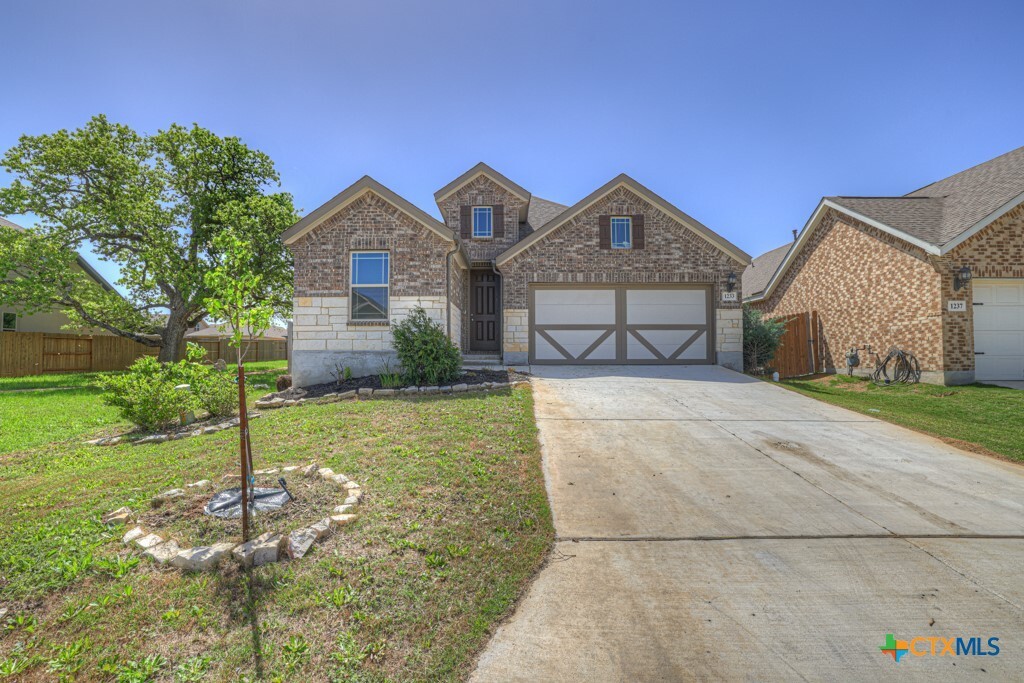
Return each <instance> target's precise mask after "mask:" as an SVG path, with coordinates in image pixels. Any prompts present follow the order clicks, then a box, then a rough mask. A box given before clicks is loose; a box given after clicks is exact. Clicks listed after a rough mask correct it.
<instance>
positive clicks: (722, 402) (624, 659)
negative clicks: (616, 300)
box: [473, 366, 1024, 681]
mask: <svg viewBox="0 0 1024 683" xmlns="http://www.w3.org/2000/svg"><path fill="white" fill-rule="evenodd" d="M533 370H534V372H535V374H536V375H537V379H536V381H535V383H534V396H535V400H536V412H537V423H538V425H539V427H540V436H541V443H542V447H543V452H544V459H545V469H546V476H547V482H548V492H549V496H550V498H551V503H552V509H553V512H554V517H555V527H556V532H557V536H558V541H557V543H556V545H555V548H554V551H553V555H552V557H551V560H550V562H549V563H548V565H547V566H546V567H545V568H544V569H543V571H542V572H541V573H540V575H539V576H538V577H537V579H536V581H535V582H534V584H533V585H532V586H531V588H530V590H529V591H528V593H527V595H526V596H525V598H524V599H523V601H522V603H521V604H520V605H519V607H518V609H517V610H516V612H515V614H514V615H513V617H512V618H511V619H510V620H509V621H508V622H507V623H506V624H504V625H503V626H502V627H501V628H500V629H499V630H498V632H497V633H496V634H495V636H494V638H493V639H492V641H491V643H490V644H489V646H488V647H487V649H486V651H485V652H484V653H483V655H482V656H481V659H480V662H479V664H478V668H477V670H476V671H475V673H474V674H473V680H476V681H619V680H622V681H625V680H631V681H632V680H639V681H675V680H723V681H735V680H749V681H765V680H815V681H817V680H829V681H837V680H843V681H853V680H870V681H876V680H879V679H882V680H926V679H927V680H954V679H956V680H960V679H963V678H979V679H982V678H983V679H985V680H1020V679H1021V678H1022V677H1024V581H1022V579H1021V574H1022V572H1024V467H1021V466H1018V465H1013V464H1010V463H1004V462H1000V461H997V460H993V459H990V458H985V457H983V456H977V455H972V454H970V453H966V452H963V451H960V450H957V449H954V448H952V447H950V446H947V445H945V444H943V443H942V442H940V441H937V440H935V439H931V438H928V437H925V436H921V435H919V434H916V433H914V432H911V431H907V430H904V429H901V428H899V427H894V426H892V425H889V424H887V423H885V422H881V421H879V420H875V419H871V418H868V417H864V416H862V415H859V414H856V413H852V412H848V411H846V410H843V409H840V408H835V407H832V406H829V405H827V404H825V403H819V402H817V401H814V400H812V399H809V398H805V397H803V396H800V395H798V394H795V393H792V392H789V391H786V390H784V389H781V388H779V387H775V386H771V385H770V384H766V383H762V382H758V381H754V380H751V379H749V378H746V377H744V376H742V375H739V374H737V373H734V372H731V371H729V370H725V369H722V368H719V367H704V366H701V367H696V366H691V367H674V368H669V367H646V368H644V367H637V368H619V367H591V368H539V367H535V368H534V369H533ZM887 633H893V634H894V635H895V637H896V638H898V639H901V640H908V641H909V640H910V639H911V638H914V637H928V636H938V637H942V638H949V637H964V638H971V637H980V638H982V644H984V645H986V646H987V643H988V639H989V638H991V637H995V638H999V641H998V645H999V647H1000V648H1001V652H1000V654H999V655H997V656H970V655H963V656H914V655H913V654H908V655H906V656H904V657H903V658H902V660H901V661H900V662H899V663H896V662H894V661H893V660H892V659H891V658H889V657H887V656H885V655H884V654H883V653H882V652H881V651H880V649H879V646H880V645H882V644H883V642H884V641H885V636H886V634H887ZM916 647H917V649H918V650H919V651H922V652H923V651H924V650H925V649H928V648H930V647H931V646H930V643H928V642H925V641H920V642H919V643H918V644H917V646H916ZM941 649H942V646H941V643H940V644H938V646H937V649H936V652H940V651H941Z"/></svg>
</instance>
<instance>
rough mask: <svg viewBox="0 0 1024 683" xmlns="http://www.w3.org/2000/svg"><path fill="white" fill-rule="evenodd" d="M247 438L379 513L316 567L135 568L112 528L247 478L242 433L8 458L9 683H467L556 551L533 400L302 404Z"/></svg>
mask: <svg viewBox="0 0 1024 683" xmlns="http://www.w3.org/2000/svg"><path fill="white" fill-rule="evenodd" d="M252 430H253V439H254V458H255V463H256V466H257V467H258V468H259V467H268V466H272V465H284V464H300V463H305V462H309V461H310V460H316V461H317V462H319V463H320V464H321V465H326V466H330V467H332V468H333V469H334V470H335V471H337V472H344V473H345V474H347V475H349V476H350V477H352V478H353V479H355V480H356V481H359V482H361V483H362V485H363V490H364V492H365V500H364V502H363V505H362V506H361V508H360V518H359V520H357V521H356V522H355V523H354V524H352V525H350V526H348V527H346V528H345V530H344V531H343V532H342V533H340V534H338V535H335V536H333V537H331V538H329V539H326V540H325V541H324V542H323V543H322V544H319V545H317V546H314V549H313V550H312V551H311V553H310V554H309V555H307V557H306V558H304V559H302V560H300V561H297V562H291V563H281V564H275V565H268V566H265V567H260V568H257V569H255V570H253V571H251V572H242V571H239V570H237V569H230V570H229V571H226V572H224V573H216V574H181V573H179V572H177V571H175V570H166V569H157V568H156V567H154V566H153V565H152V564H150V563H149V562H148V561H145V560H143V561H141V562H138V563H136V562H135V558H136V556H137V553H136V552H134V551H130V550H127V549H125V548H124V547H123V546H122V545H121V543H120V540H119V537H120V535H121V533H123V530H121V529H114V530H107V529H106V528H105V527H103V525H101V524H100V523H99V521H98V517H99V516H100V515H101V514H103V513H105V512H107V511H109V510H112V509H114V508H117V507H120V506H122V505H127V506H129V507H132V508H133V509H136V510H140V511H142V510H146V509H147V507H148V501H149V500H150V498H151V497H152V496H153V495H154V494H156V493H159V492H160V491H162V490H166V489H167V488H170V487H180V486H183V485H184V484H186V483H188V482H191V481H194V480H196V479H198V478H203V477H205V478H209V479H217V478H219V477H220V476H221V475H222V474H224V473H226V472H229V471H232V470H233V465H234V463H235V460H236V458H237V438H238V432H237V430H229V431H225V432H220V433H218V434H214V435H210V436H204V437H200V438H192V439H184V440H181V441H173V442H168V443H164V444H154V445H146V446H130V445H122V446H116V447H104V448H97V447H89V446H83V445H81V444H80V443H78V442H62V443H55V444H47V445H44V446H39V447H32V448H29V449H25V450H20V451H17V452H13V453H10V454H7V455H0V490H3V492H4V495H3V496H2V497H0V515H2V517H3V519H4V523H3V525H0V577H2V578H0V604H3V605H4V606H5V607H9V608H10V609H11V614H9V615H8V618H7V620H6V622H7V623H6V625H4V624H0V678H2V677H3V675H4V672H15V673H13V675H12V676H11V677H10V679H11V680H19V681H21V680H25V681H36V680H38V681H43V680H56V679H57V678H59V677H60V676H62V675H69V674H68V672H74V674H73V675H77V676H78V677H79V678H80V679H84V680H116V679H118V677H121V679H122V680H149V678H147V677H152V678H154V679H159V680H211V681H239V680H303V681H306V680H309V681H334V680H338V681H340V680H364V681H383V680H408V681H413V680H415V681H419V680H459V679H463V678H465V676H466V675H467V674H468V672H469V670H470V667H471V663H472V660H473V657H474V656H475V654H476V653H477V652H478V651H479V650H480V649H481V648H482V647H483V645H484V644H485V643H486V641H487V639H488V637H489V634H490V633H491V632H492V631H493V629H494V627H495V625H496V623H497V622H498V621H499V620H500V619H501V618H502V617H503V616H504V615H505V614H507V613H508V612H509V611H510V610H511V609H512V607H513V605H514V603H515V600H516V599H517V597H518V596H519V594H520V593H521V592H522V590H523V589H524V588H525V586H526V584H527V583H528V581H529V580H530V578H531V577H532V576H533V574H534V573H535V572H536V570H537V569H538V568H539V566H540V565H541V563H542V562H543V558H544V557H545V555H546V552H547V549H548V548H549V546H550V544H551V541H552V538H553V529H552V524H551V519H550V512H549V509H548V505H547V499H546V496H545V493H544V482H543V476H542V474H541V467H540V453H539V448H538V445H537V438H536V427H535V425H534V421H533V405H532V396H531V393H530V390H529V388H528V387H518V388H516V389H514V390H511V391H505V392H499V393H493V394H484V393H473V394H464V395H460V396H458V397H441V396H424V397H417V398H412V399H384V400H376V401H361V402H343V403H335V404H329V405H307V406H302V407H297V408H288V409H283V410H277V411H268V412H267V414H266V416H265V417H264V418H262V419H260V420H256V421H255V422H254V423H253V427H252ZM289 484H290V487H291V488H293V490H294V491H295V493H296V495H297V496H302V495H303V493H302V491H303V488H304V484H303V480H302V479H301V478H300V477H295V476H293V477H290V478H289ZM317 516H318V517H319V516H320V515H317ZM308 521H309V522H312V521H314V520H313V519H310V520H308ZM284 530H287V529H284ZM69 677H72V675H69Z"/></svg>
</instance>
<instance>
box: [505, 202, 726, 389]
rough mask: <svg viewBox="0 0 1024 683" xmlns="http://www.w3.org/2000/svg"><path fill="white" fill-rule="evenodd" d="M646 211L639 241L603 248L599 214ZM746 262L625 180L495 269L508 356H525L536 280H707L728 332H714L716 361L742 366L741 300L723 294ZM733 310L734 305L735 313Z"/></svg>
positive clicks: (511, 358)
mask: <svg viewBox="0 0 1024 683" xmlns="http://www.w3.org/2000/svg"><path fill="white" fill-rule="evenodd" d="M635 214H643V215H644V236H645V241H646V245H645V248H644V249H629V250H623V249H614V250H611V249H601V248H600V243H599V234H598V217H599V216H601V215H635ZM743 268H744V264H742V263H740V262H739V261H737V260H735V259H734V258H732V257H731V256H729V255H727V254H725V253H724V252H722V251H721V250H719V249H718V248H717V247H715V246H714V245H712V244H711V243H709V242H708V241H707V240H705V239H704V238H703V237H701V236H699V235H697V234H695V233H694V232H693V231H691V230H690V229H689V228H687V227H686V226H684V225H682V224H680V223H679V222H677V221H676V220H675V219H674V218H672V217H671V216H670V215H668V214H666V213H665V212H663V211H662V210H661V209H659V208H658V207H656V206H654V205H653V204H651V203H649V202H647V201H646V200H644V199H643V198H642V197H640V196H639V195H637V194H636V193H634V192H632V191H631V190H629V189H628V188H626V187H618V188H616V189H614V190H612V191H611V192H610V193H609V194H608V195H607V196H606V197H604V198H603V199H601V200H600V201H598V202H596V203H595V204H593V205H592V206H591V207H590V208H588V209H586V210H585V211H583V212H582V213H580V214H578V215H577V216H576V217H574V218H573V219H572V220H571V221H570V222H569V223H567V224H566V225H563V226H561V227H560V228H557V229H556V230H555V231H554V232H552V233H551V234H550V235H549V236H547V237H545V238H544V239H542V240H540V241H539V242H537V243H535V244H533V245H531V246H530V247H529V248H527V249H526V250H524V251H522V252H520V253H519V254H517V255H516V256H515V257H514V258H513V259H512V260H510V261H508V262H506V263H504V264H503V265H502V266H501V267H500V268H499V270H500V271H501V273H502V276H503V287H504V297H503V305H504V336H503V338H502V341H503V344H502V347H503V351H504V355H505V362H506V363H520V364H522V363H525V362H526V358H527V351H528V345H529V338H528V335H529V332H528V321H527V314H526V311H527V306H528V303H527V293H528V291H529V286H530V285H531V284H534V283H566V284H586V283H608V284H627V283H706V284H710V285H712V288H713V291H712V301H713V302H715V303H714V306H715V309H716V314H715V319H716V321H726V322H727V326H726V327H722V324H719V323H716V326H718V327H719V328H720V329H721V330H722V331H725V330H726V329H728V330H731V331H730V332H729V334H728V337H727V338H726V336H725V335H722V338H716V350H717V352H718V358H717V359H716V362H718V363H719V364H720V365H726V366H729V367H734V368H737V369H739V368H741V367H742V348H741V347H742V327H740V328H739V335H740V337H741V338H740V339H739V340H738V341H739V347H737V345H736V344H737V339H736V338H735V337H736V334H735V328H734V327H733V326H732V324H731V322H728V321H731V320H733V319H739V318H740V316H741V309H740V304H739V303H724V302H722V292H724V291H726V279H727V277H728V275H729V273H735V274H736V276H737V277H739V276H740V275H741V274H742V272H743ZM733 311H734V313H733Z"/></svg>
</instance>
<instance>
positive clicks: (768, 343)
mask: <svg viewBox="0 0 1024 683" xmlns="http://www.w3.org/2000/svg"><path fill="white" fill-rule="evenodd" d="M785 331H786V321H785V320H782V319H780V318H767V317H765V315H764V314H763V313H762V312H761V311H759V310H757V309H756V308H752V307H750V306H744V307H743V369H744V370H746V371H747V372H753V373H756V372H762V371H764V370H766V369H767V366H768V364H769V363H771V362H772V358H774V357H775V352H776V351H778V350H779V346H780V345H781V343H782V335H783V334H784V333H785Z"/></svg>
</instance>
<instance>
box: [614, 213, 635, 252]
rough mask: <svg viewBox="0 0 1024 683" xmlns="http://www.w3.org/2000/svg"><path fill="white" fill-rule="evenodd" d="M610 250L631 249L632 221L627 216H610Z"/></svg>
mask: <svg viewBox="0 0 1024 683" xmlns="http://www.w3.org/2000/svg"><path fill="white" fill-rule="evenodd" d="M611 228H612V230H611V232H612V249H632V248H633V219H632V218H630V217H629V216H612V220H611Z"/></svg>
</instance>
